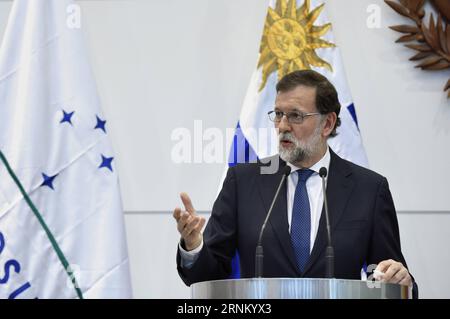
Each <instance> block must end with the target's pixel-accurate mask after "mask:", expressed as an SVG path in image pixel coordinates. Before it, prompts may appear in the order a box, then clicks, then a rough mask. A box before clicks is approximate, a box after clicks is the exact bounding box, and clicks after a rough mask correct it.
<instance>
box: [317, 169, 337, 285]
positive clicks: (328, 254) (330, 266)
mask: <svg viewBox="0 0 450 319" xmlns="http://www.w3.org/2000/svg"><path fill="white" fill-rule="evenodd" d="M327 174H328V171H327V169H326V168H325V167H322V168H321V169H320V170H319V175H320V177H321V178H322V191H323V202H324V205H325V217H326V221H327V239H328V245H327V249H326V250H325V263H326V272H325V275H326V278H334V248H333V244H332V243H331V227H330V213H329V212H328V200H327V192H326V187H325V178H326V177H327Z"/></svg>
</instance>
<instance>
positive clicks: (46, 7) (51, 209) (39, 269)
mask: <svg viewBox="0 0 450 319" xmlns="http://www.w3.org/2000/svg"><path fill="white" fill-rule="evenodd" d="M78 11H79V6H78V5H75V4H74V2H73V1H71V0H46V1H35V0H16V1H14V4H13V6H12V10H11V14H10V18H9V21H8V25H7V29H6V33H5V36H4V41H3V43H2V46H1V47H0V298H129V297H131V287H130V273H129V261H128V253H127V244H126V236H125V228H124V218H123V210H122V203H121V196H120V190H119V180H118V175H117V166H116V165H117V160H116V158H115V156H114V153H113V151H112V148H111V143H110V141H109V136H108V131H109V130H108V129H109V127H108V122H107V120H106V116H105V114H104V113H103V112H102V110H101V107H100V101H99V98H98V95H97V92H96V90H97V89H96V84H95V81H94V78H93V75H92V71H91V68H90V65H89V62H88V58H87V57H88V54H87V50H86V48H85V45H84V42H83V41H84V40H83V35H82V32H83V30H82V28H81V27H80V24H77V23H76V21H75V19H77V18H81V17H80V16H79V14H78V13H79V12H78Z"/></svg>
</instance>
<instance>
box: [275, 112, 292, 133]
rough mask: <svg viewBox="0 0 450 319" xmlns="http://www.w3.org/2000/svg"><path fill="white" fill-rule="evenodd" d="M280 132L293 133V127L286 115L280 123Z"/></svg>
mask: <svg viewBox="0 0 450 319" xmlns="http://www.w3.org/2000/svg"><path fill="white" fill-rule="evenodd" d="M278 130H279V131H280V133H284V132H290V131H291V125H290V124H289V122H288V119H287V117H286V115H285V116H283V117H282V118H281V121H280V123H278Z"/></svg>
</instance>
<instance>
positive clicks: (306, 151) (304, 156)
mask: <svg viewBox="0 0 450 319" xmlns="http://www.w3.org/2000/svg"><path fill="white" fill-rule="evenodd" d="M322 126H323V125H322V123H319V125H317V127H316V129H315V130H314V132H313V134H312V135H311V136H310V137H309V138H308V139H306V140H299V139H296V138H295V137H294V135H293V134H292V133H291V132H285V133H280V134H279V136H278V141H279V144H278V151H279V154H280V157H281V159H282V160H283V161H285V162H288V163H291V164H294V165H295V164H296V163H301V162H304V161H308V160H310V159H311V158H313V157H314V156H315V155H316V154H317V153H318V152H319V151H320V149H321V147H322V137H321V131H322ZM282 141H289V142H291V143H292V144H293V146H294V147H293V148H292V147H289V148H286V147H284V146H283V145H282V144H281V142H282Z"/></svg>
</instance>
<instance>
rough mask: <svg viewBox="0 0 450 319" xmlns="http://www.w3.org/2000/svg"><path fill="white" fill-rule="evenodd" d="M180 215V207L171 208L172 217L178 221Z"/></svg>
mask: <svg viewBox="0 0 450 319" xmlns="http://www.w3.org/2000/svg"><path fill="white" fill-rule="evenodd" d="M180 217H181V208H179V207H177V208H175V209H174V210H173V218H175V220H176V221H177V222H178V220H179V219H180Z"/></svg>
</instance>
